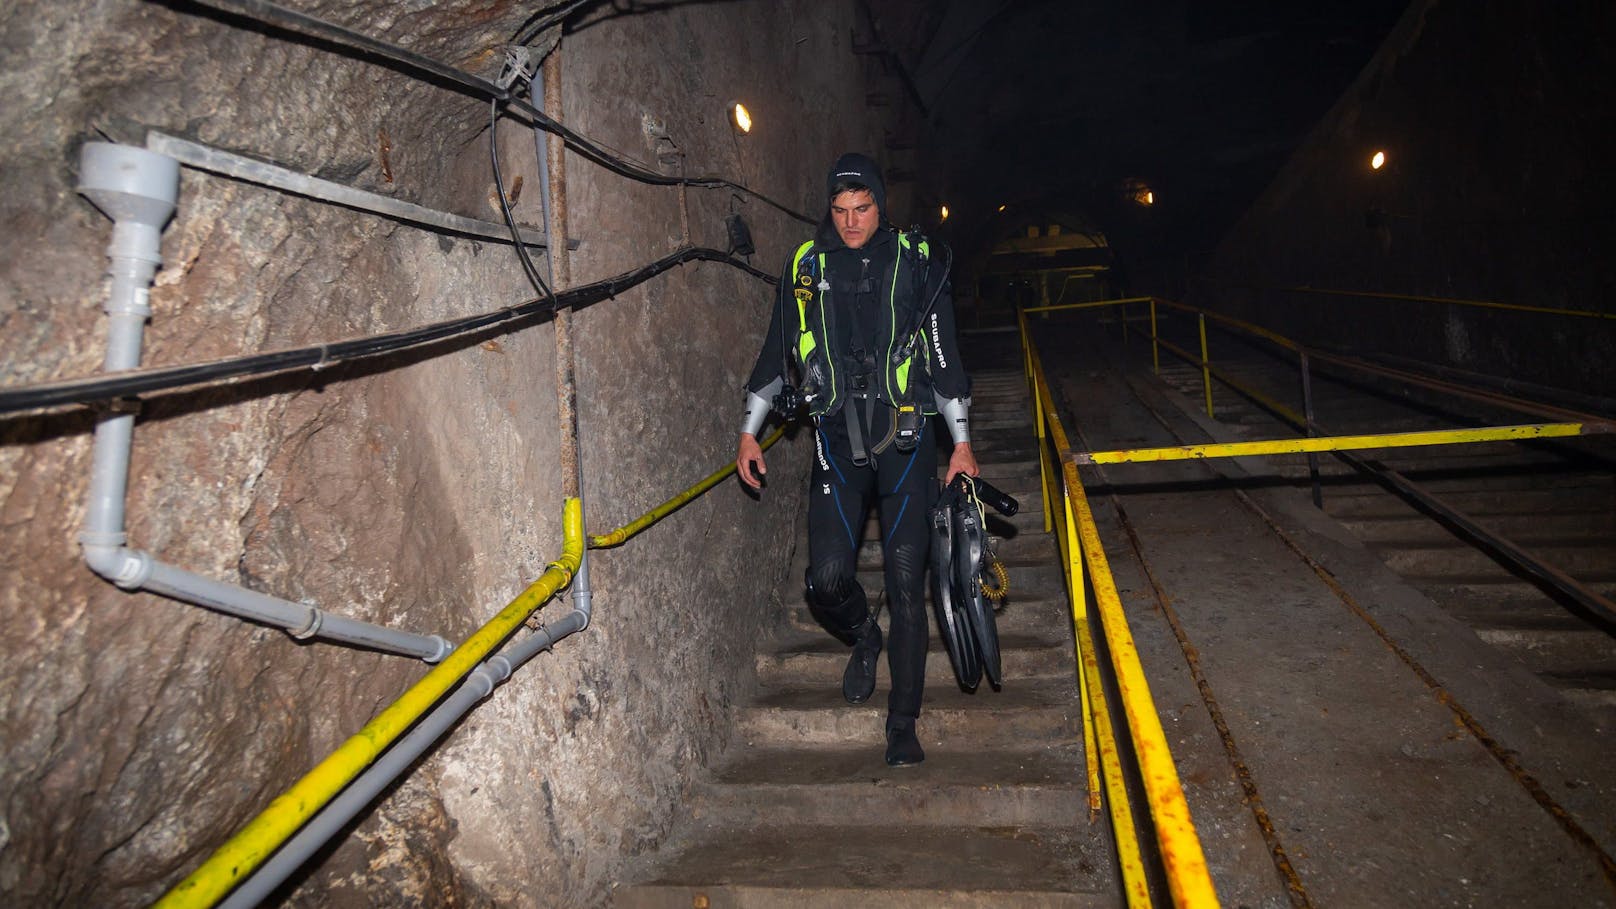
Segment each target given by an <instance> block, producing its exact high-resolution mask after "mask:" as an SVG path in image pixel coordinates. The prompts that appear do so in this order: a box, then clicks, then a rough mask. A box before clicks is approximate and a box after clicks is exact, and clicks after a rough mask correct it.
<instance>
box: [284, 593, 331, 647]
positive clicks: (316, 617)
mask: <svg viewBox="0 0 1616 909" xmlns="http://www.w3.org/2000/svg"><path fill="white" fill-rule="evenodd" d="M300 605H303V606H307V607H308V608H309V623H308V624H307V625H304V626H303V627H302V628H288V629H286V633H287V634H289V635H291V636H292V637H293V638H296V639H297V640H299V641H306V640H308V639H309V638H312V637H314V636H315V635H317V634H319V633H320V626H321V625H324V624H325V613H324V612H322V611H321V610H320V608H319V607H317V606H315V605H314V604H313V603H310V602H308V601H306V600H305V601H304V602H303V603H301V604H300Z"/></svg>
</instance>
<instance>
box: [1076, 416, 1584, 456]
mask: <svg viewBox="0 0 1616 909" xmlns="http://www.w3.org/2000/svg"><path fill="white" fill-rule="evenodd" d="M1613 430H1616V426H1613V425H1612V424H1610V423H1531V424H1524V425H1518V426H1486V427H1481V428H1479V429H1432V430H1425V431H1423V432H1388V433H1376V434H1369V435H1357V436H1316V437H1313V438H1305V439H1271V440H1264V441H1257V442H1224V443H1219V444H1207V445H1175V446H1169V447H1166V448H1128V449H1116V450H1114V451H1080V452H1074V453H1073V454H1072V458H1073V459H1074V460H1075V461H1076V462H1077V463H1079V464H1123V463H1130V462H1137V461H1185V460H1190V459H1194V458H1239V457H1245V456H1247V455H1275V454H1297V453H1302V452H1317V451H1355V450H1358V449H1363V448H1416V447H1420V446H1424V445H1455V444H1463V443H1471V442H1508V441H1517V440H1520V439H1555V438H1565V437H1567V436H1586V435H1598V434H1604V433H1609V432H1612V431H1613Z"/></svg>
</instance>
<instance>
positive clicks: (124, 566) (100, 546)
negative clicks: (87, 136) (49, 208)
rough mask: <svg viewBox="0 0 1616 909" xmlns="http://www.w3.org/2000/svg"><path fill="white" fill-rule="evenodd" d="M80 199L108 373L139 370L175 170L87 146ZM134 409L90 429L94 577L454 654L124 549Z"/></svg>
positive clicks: (296, 631) (294, 630) (306, 628)
mask: <svg viewBox="0 0 1616 909" xmlns="http://www.w3.org/2000/svg"><path fill="white" fill-rule="evenodd" d="M79 170H80V175H81V176H80V181H79V192H81V193H83V194H84V195H85V197H86V198H88V199H89V200H90V201H91V202H92V203H93V204H94V205H95V206H96V207H97V208H99V209H101V211H102V212H104V213H105V214H106V215H107V216H108V217H110V218H112V219H113V227H112V239H111V241H110V242H109V243H108V244H107V257H108V258H109V259H110V260H111V264H110V265H109V266H108V268H107V272H108V273H109V274H110V275H111V276H112V288H111V292H110V293H109V294H108V296H107V302H106V305H105V307H104V308H105V310H106V313H107V353H106V357H105V359H104V361H103V365H104V366H105V368H106V369H107V370H108V371H116V370H121V369H133V368H134V367H136V366H139V365H140V350H141V343H142V340H143V337H144V333H145V325H146V319H147V317H149V316H150V315H151V306H150V304H149V301H148V296H149V294H150V288H151V281H152V277H153V276H154V275H156V273H157V267H158V266H159V265H161V264H162V261H163V260H162V254H161V240H162V231H163V225H164V224H166V223H167V222H168V219H169V218H170V217H171V216H172V215H173V213H174V203H175V199H176V198H177V197H178V195H179V163H178V162H177V161H175V160H173V159H172V158H168V157H165V156H163V155H159V154H156V153H154V152H150V151H147V150H145V149H140V148H133V147H131V146H127V145H113V144H111V143H107V142H91V143H87V144H86V145H85V146H84V148H83V150H82V152H81V156H80V168H79ZM134 425H135V414H134V411H133V409H132V408H129V407H123V408H115V409H114V410H113V412H111V413H109V414H107V415H105V416H103V417H102V418H101V419H100V420H99V421H98V422H97V423H96V427H95V442H94V452H93V455H92V458H91V465H90V488H89V493H88V500H87V502H86V505H85V510H84V526H83V530H81V531H80V533H79V544H80V546H81V548H82V550H83V554H84V561H85V563H86V564H87V565H89V566H90V569H91V570H92V571H94V572H95V573H96V574H98V575H100V576H102V577H104V578H106V579H107V580H109V581H112V582H113V583H114V584H117V585H118V586H119V587H122V588H124V589H125V590H150V591H152V592H154V593H160V594H162V595H164V596H167V597H171V598H173V599H176V600H181V601H183V602H186V603H192V604H194V605H197V606H206V607H208V608H210V609H215V610H218V611H220V612H224V613H228V614H230V615H234V616H237V617H239V618H244V619H250V620H252V621H255V622H264V623H268V624H273V625H279V626H281V627H282V628H285V629H286V630H287V631H288V632H290V633H291V634H292V636H293V637H297V638H309V637H320V638H326V639H329V640H335V641H343V642H345V643H349V644H357V645H360V646H363V647H370V648H373V649H376V650H385V651H388V652H391V653H401V654H405V655H408V656H413V657H418V658H420V659H423V660H426V661H427V662H429V663H435V662H437V661H438V660H441V659H443V658H444V657H445V656H447V655H448V653H449V651H450V650H452V649H453V646H452V645H451V644H450V643H449V642H448V641H446V640H444V639H443V638H442V637H440V636H438V635H422V634H415V633H413V632H407V631H395V630H393V629H391V628H384V627H382V626H380V625H373V624H371V623H369V622H360V621H357V620H354V619H345V618H341V617H339V616H333V615H331V614H329V613H327V612H324V611H323V610H320V609H317V608H315V607H313V606H308V605H305V604H302V603H292V602H289V601H287V600H282V599H277V598H275V597H271V596H266V595H264V594H261V593H257V592H255V591H251V590H248V589H246V588H244V587H239V586H236V585H232V584H224V583H221V582H219V581H214V580H211V579H209V578H204V577H202V576H201V575H197V574H193V573H191V572H189V571H185V570H183V569H180V568H175V567H173V566H171V565H165V564H163V563H162V562H159V561H157V560H156V559H153V558H152V557H151V556H150V555H148V554H147V553H144V552H141V551H139V550H135V549H130V548H128V547H127V546H125V545H124V543H125V542H126V540H127V538H128V535H127V533H126V532H125V529H124V502H125V499H126V497H127V494H128V486H129V451H130V447H131V445H132V443H133V438H134Z"/></svg>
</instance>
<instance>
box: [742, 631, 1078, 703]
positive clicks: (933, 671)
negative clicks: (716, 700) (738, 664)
mask: <svg viewBox="0 0 1616 909" xmlns="http://www.w3.org/2000/svg"><path fill="white" fill-rule="evenodd" d="M882 627H883V629H884V628H885V627H886V624H885V623H883V625H882ZM777 647H778V648H779V649H776V650H766V651H760V652H759V653H758V655H757V673H758V682H759V683H760V684H762V685H765V686H769V687H775V688H782V687H809V686H813V685H819V686H827V687H835V686H839V685H841V683H842V670H843V669H844V668H846V666H847V657H848V653H849V648H848V647H847V646H846V645H845V644H843V643H842V642H840V641H838V640H836V639H835V638H833V637H831V636H830V634H829V633H827V632H824V631H822V630H810V629H791V630H789V631H788V632H785V633H784V634H783V635H782V636H781V638H780V639H779V641H778V642H777ZM999 653H1000V658H1001V660H1002V661H1003V666H1004V678H1005V679H1007V680H1011V681H1020V680H1025V679H1030V678H1035V677H1038V678H1060V679H1074V678H1076V666H1077V663H1076V657H1075V656H1074V654H1073V650H1072V644H1071V634H1069V633H1066V632H1065V631H1064V629H1062V628H1059V627H1056V626H1054V624H1053V623H1050V624H1049V625H1047V626H1045V627H1042V628H1038V629H1034V630H1031V631H1025V630H1017V631H1014V632H1011V631H1008V630H1006V631H1004V632H1003V633H1001V634H1000V635H999ZM876 673H877V674H876V687H877V689H878V690H886V689H887V688H888V687H889V686H890V684H891V682H890V679H889V677H888V675H887V663H886V660H885V659H884V658H883V659H882V660H881V661H880V662H879V664H878V665H877V670H876ZM926 684H927V685H952V684H955V682H954V670H953V669H952V668H951V667H950V665H949V662H948V652H947V650H946V649H945V648H944V646H943V642H942V638H941V637H940V636H939V635H935V634H934V635H932V636H931V640H930V646H929V648H928V649H927V653H926Z"/></svg>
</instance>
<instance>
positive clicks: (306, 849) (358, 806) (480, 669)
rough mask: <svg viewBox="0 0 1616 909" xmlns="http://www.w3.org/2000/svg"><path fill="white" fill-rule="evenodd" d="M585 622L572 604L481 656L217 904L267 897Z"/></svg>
mask: <svg viewBox="0 0 1616 909" xmlns="http://www.w3.org/2000/svg"><path fill="white" fill-rule="evenodd" d="M588 624H589V617H588V616H587V615H586V614H584V613H583V611H582V610H581V609H579V608H577V607H575V608H574V609H573V611H572V612H569V613H567V614H566V615H565V616H562V618H561V620H560V621H558V622H556V623H555V624H553V625H546V626H545V627H544V628H542V629H540V630H539V631H537V632H535V633H534V634H532V635H530V636H528V637H527V638H524V639H523V640H521V641H518V642H517V643H515V644H513V645H511V648H510V652H509V653H506V654H501V655H500V656H496V657H492V658H490V659H488V660H485V661H484V662H482V663H481V664H479V665H478V666H477V668H476V669H474V670H472V671H471V673H470V674H469V675H467V676H466V680H465V681H464V682H462V683H461V685H460V687H459V688H457V689H455V691H454V693H453V694H451V695H449V696H448V697H447V698H445V699H444V701H443V702H442V703H440V704H439V705H438V706H437V707H436V708H434V709H433V710H432V712H431V713H429V714H427V715H426V716H425V717H424V718H422V719H421V721H420V722H419V723H417V724H416V725H415V727H414V728H412V729H411V730H410V731H409V732H408V733H406V734H405V735H404V736H403V737H402V738H400V739H399V740H398V741H397V742H395V743H394V744H393V747H391V748H389V749H387V751H386V752H385V753H384V754H382V756H381V757H379V758H377V759H376V762H375V763H373V764H371V765H370V767H368V768H367V769H366V770H365V772H364V773H362V774H360V775H359V776H358V777H357V778H356V779H355V780H354V781H353V782H352V783H350V784H348V787H347V788H346V789H344V790H342V792H341V794H339V795H338V796H337V797H336V798H334V799H332V800H331V801H330V802H328V803H327V804H326V806H325V807H324V808H323V809H321V810H320V812H319V813H318V814H316V815H315V816H314V817H313V818H311V819H310V820H309V822H308V823H307V824H304V825H303V829H301V830H299V831H298V832H297V834H296V835H294V836H293V837H292V838H291V839H289V840H287V841H286V843H285V845H283V846H281V848H280V849H279V850H278V851H277V852H276V853H275V854H274V855H273V856H271V857H270V858H269V859H268V860H267V861H266V862H264V864H262V865H260V866H259V868H258V870H257V871H256V872H254V873H253V874H252V876H251V877H249V878H247V880H245V881H243V882H242V883H241V886H239V887H237V888H236V889H235V890H234V891H232V892H231V894H230V895H229V896H228V897H226V898H225V899H224V901H223V902H221V903H219V906H220V909H249V907H252V906H257V905H258V904H259V903H261V902H263V901H264V900H266V899H268V898H269V896H270V895H271V894H272V893H274V892H275V890H276V888H278V887H280V885H281V884H283V883H285V882H286V879H287V878H289V877H291V876H292V874H293V873H295V872H296V871H297V869H299V868H301V867H302V866H303V863H304V862H306V861H308V860H309V858H310V856H312V855H314V853H316V852H318V851H320V849H321V847H323V846H324V845H325V844H326V842H327V841H329V840H330V839H331V838H332V837H334V836H336V835H337V834H338V833H341V832H342V830H343V829H344V828H346V827H347V826H348V824H349V823H351V822H352V821H353V819H354V818H355V817H356V816H358V814H359V813H360V812H361V811H364V810H365V808H366V807H367V806H368V805H369V804H370V803H371V802H372V801H374V800H375V798H376V796H378V795H380V794H381V793H382V792H383V791H384V790H386V789H387V787H388V786H391V785H392V784H393V781H394V780H396V779H398V777H400V776H402V775H403V774H404V772H405V771H406V770H408V769H409V768H410V767H411V766H412V765H413V764H414V763H415V762H416V760H417V759H418V758H420V756H421V755H422V754H425V753H426V751H427V749H428V748H431V747H432V745H433V743H435V742H437V740H438V739H440V738H442V737H443V735H444V733H446V732H448V731H449V729H450V728H452V727H453V726H454V724H455V723H457V722H459V721H460V718H461V717H463V716H465V715H466V714H467V713H468V712H470V710H471V708H473V707H475V706H477V704H479V703H480V702H481V701H482V700H483V699H484V698H486V697H488V696H489V695H490V694H492V693H493V691H494V689H495V688H497V687H498V686H499V685H500V684H502V683H503V682H504V681H505V680H506V679H509V678H510V677H511V674H512V673H514V672H515V671H516V670H517V669H519V668H521V667H522V665H523V664H524V663H526V662H527V661H528V660H531V659H532V658H533V657H535V656H538V655H539V654H540V653H542V652H544V651H546V650H549V649H550V648H551V647H553V646H554V645H555V642H556V641H559V640H561V639H562V638H564V637H567V636H568V635H570V634H573V633H575V632H578V631H582V630H583V629H584V627H585V626H587V625H588Z"/></svg>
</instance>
